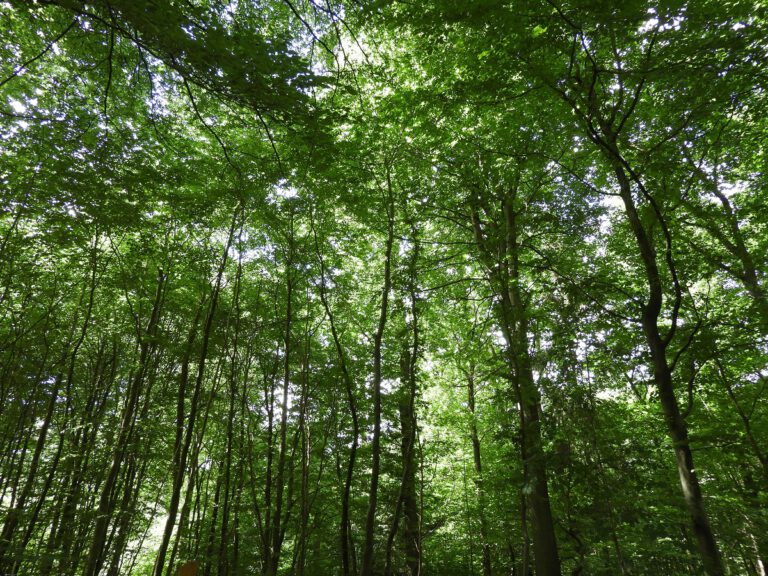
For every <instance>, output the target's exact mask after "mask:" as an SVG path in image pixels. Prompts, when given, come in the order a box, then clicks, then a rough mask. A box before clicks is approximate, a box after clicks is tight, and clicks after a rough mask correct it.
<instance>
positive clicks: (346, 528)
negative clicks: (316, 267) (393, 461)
mask: <svg viewBox="0 0 768 576" xmlns="http://www.w3.org/2000/svg"><path fill="white" fill-rule="evenodd" d="M313 234H314V239H315V251H316V253H317V259H318V261H319V262H320V300H321V301H322V303H323V308H324V310H325V314H326V315H327V316H328V323H329V324H330V327H331V336H332V337H333V344H334V346H335V348H336V355H337V356H338V359H339V367H340V369H341V379H342V382H343V383H344V391H345V393H346V397H347V405H348V407H349V415H350V417H351V418H352V443H351V445H350V447H349V457H348V459H347V467H346V474H345V477H344V491H343V492H342V495H341V522H340V523H339V550H340V552H341V568H342V576H351V575H353V574H357V566H356V564H357V563H356V561H355V548H354V541H353V540H352V527H351V521H350V500H351V492H352V480H353V477H354V473H355V460H356V456H357V448H358V443H359V439H360V423H359V419H358V415H357V401H356V399H355V384H354V382H353V380H352V376H351V375H350V373H349V368H348V367H347V361H346V354H345V352H344V347H343V346H342V344H341V340H340V338H339V332H338V330H337V328H336V322H335V319H334V315H333V312H332V311H331V307H330V305H329V303H328V294H327V291H326V279H325V263H324V261H323V257H322V253H321V251H320V244H319V242H318V239H317V231H316V230H315V228H314V223H313Z"/></svg>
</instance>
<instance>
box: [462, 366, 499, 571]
mask: <svg viewBox="0 0 768 576" xmlns="http://www.w3.org/2000/svg"><path fill="white" fill-rule="evenodd" d="M467 407H468V408H469V417H470V423H469V435H470V440H471V442H472V460H473V462H474V465H475V487H476V490H477V505H478V517H479V520H480V545H481V546H482V549H483V576H491V574H492V572H493V570H492V566H491V546H490V544H489V542H488V518H487V516H486V514H485V505H486V502H485V501H486V497H485V486H484V484H483V463H482V458H481V454H480V435H479V434H478V431H477V414H476V412H475V366H474V365H472V366H470V369H469V371H468V373H467Z"/></svg>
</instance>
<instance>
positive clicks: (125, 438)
mask: <svg viewBox="0 0 768 576" xmlns="http://www.w3.org/2000/svg"><path fill="white" fill-rule="evenodd" d="M164 282H165V276H164V274H163V271H162V270H160V271H159V272H158V277H157V289H156V291H155V300H154V304H153V306H152V313H151V315H150V318H149V323H148V325H147V329H146V335H145V337H144V338H140V340H141V342H140V352H139V366H138V369H137V370H136V374H135V376H134V378H133V379H132V380H131V382H130V386H129V388H128V390H127V392H126V395H127V398H126V400H125V403H124V404H123V413H122V417H121V422H120V429H119V430H118V433H117V438H116V439H115V442H114V450H113V452H112V462H111V463H110V466H109V472H108V473H107V478H106V480H105V481H104V485H103V486H102V489H101V495H100V497H99V506H98V508H97V509H96V523H95V526H94V533H93V537H92V540H91V546H90V549H89V551H88V557H87V558H86V562H85V575H86V576H97V574H98V573H99V572H100V570H101V567H102V565H103V563H104V555H105V554H106V552H107V550H106V546H105V543H106V536H107V529H108V527H109V523H110V521H111V520H112V516H113V507H114V502H115V497H116V490H115V485H116V483H117V480H118V475H119V473H120V468H121V466H122V465H123V462H124V461H125V459H126V451H127V448H128V446H129V444H130V443H131V436H132V433H133V429H134V423H135V418H136V411H137V408H138V405H139V399H140V397H141V394H142V392H143V388H144V378H145V377H146V374H147V371H148V367H149V361H150V358H151V355H152V353H153V351H154V349H155V348H156V346H157V327H158V324H159V321H160V309H161V302H162V297H163V288H164Z"/></svg>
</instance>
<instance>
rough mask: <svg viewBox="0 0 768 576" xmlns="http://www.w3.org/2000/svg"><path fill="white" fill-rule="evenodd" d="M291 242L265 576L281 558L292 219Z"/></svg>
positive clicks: (270, 575) (272, 575) (272, 573)
mask: <svg viewBox="0 0 768 576" xmlns="http://www.w3.org/2000/svg"><path fill="white" fill-rule="evenodd" d="M290 228H291V230H290V238H289V247H288V258H287V259H286V262H285V281H286V288H287V291H286V312H285V327H284V332H283V347H284V356H283V390H282V399H281V403H280V427H279V431H278V434H279V446H278V453H277V471H276V473H275V509H274V512H273V514H272V528H271V537H272V539H271V543H270V548H269V556H268V558H267V571H266V576H277V572H278V568H279V565H280V554H281V548H282V527H283V500H284V491H285V471H286V470H285V467H286V458H287V450H288V446H287V436H288V395H289V392H290V384H291V349H292V343H291V329H292V323H293V285H294V280H295V278H294V273H293V271H292V268H293V264H294V262H293V258H294V254H293V251H294V245H293V243H294V238H293V216H292V215H291V222H290Z"/></svg>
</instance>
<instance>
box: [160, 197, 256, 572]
mask: <svg viewBox="0 0 768 576" xmlns="http://www.w3.org/2000/svg"><path fill="white" fill-rule="evenodd" d="M242 211H243V206H242V204H241V205H239V206H238V208H237V209H236V210H235V212H234V214H233V216H232V223H231V225H230V227H229V236H228V237H227V243H226V246H225V247H224V252H223V255H222V257H221V263H220V265H219V269H218V272H217V275H216V281H215V283H214V286H213V289H212V291H211V301H210V305H209V307H208V313H207V316H206V319H205V326H204V328H203V335H202V343H201V346H200V354H199V357H198V367H197V376H196V378H195V386H194V389H193V391H192V397H191V399H190V406H189V414H188V415H187V417H186V429H185V430H184V425H185V418H184V416H185V412H186V411H185V409H184V396H185V388H186V383H185V382H184V381H183V380H184V378H183V377H182V379H181V380H182V382H181V384H180V386H179V399H178V403H177V422H176V426H177V440H178V439H180V434H179V433H180V432H181V435H183V441H182V442H181V443H180V444H179V443H178V442H177V447H176V450H177V451H178V455H177V456H176V458H175V460H176V461H175V468H174V471H173V486H172V488H171V500H170V502H169V504H168V519H167V520H166V523H165V527H164V529H163V536H162V539H161V541H160V547H159V549H158V551H157V556H156V558H155V567H154V569H153V574H154V576H163V570H164V567H165V556H166V554H167V552H168V544H169V543H170V541H171V535H172V534H173V528H174V525H175V524H176V515H177V513H178V511H179V502H180V499H181V488H182V486H183V484H184V476H185V472H186V468H187V457H188V455H189V449H190V446H191V444H192V437H193V433H194V430H195V420H196V418H197V412H198V403H199V400H200V394H201V392H202V387H203V378H204V376H205V364H206V360H207V358H208V346H209V343H210V338H211V332H212V328H213V319H214V316H215V314H216V307H217V305H218V302H219V293H220V291H221V285H222V280H223V277H224V268H225V267H226V264H227V259H228V256H229V250H230V248H231V247H232V240H233V237H234V231H235V225H236V223H237V217H238V215H239V214H240V213H241V212H242ZM194 332H195V331H194V327H193V329H192V332H191V336H192V337H191V338H190V341H189V342H188V345H189V347H191V345H192V344H193V343H194ZM188 353H189V352H187V354H188ZM185 367H188V361H186V362H185Z"/></svg>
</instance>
